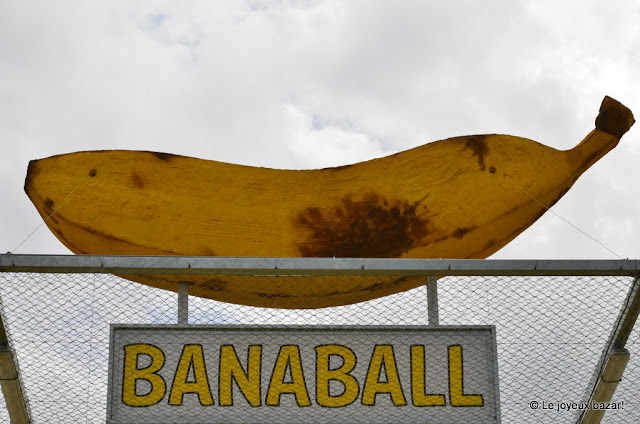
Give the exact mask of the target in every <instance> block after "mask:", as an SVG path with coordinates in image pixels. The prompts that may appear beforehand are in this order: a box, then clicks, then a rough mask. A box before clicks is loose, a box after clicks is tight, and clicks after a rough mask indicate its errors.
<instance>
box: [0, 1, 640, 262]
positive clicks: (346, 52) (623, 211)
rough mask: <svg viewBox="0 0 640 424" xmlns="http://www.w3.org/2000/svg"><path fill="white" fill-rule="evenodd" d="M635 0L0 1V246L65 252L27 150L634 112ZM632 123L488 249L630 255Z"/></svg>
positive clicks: (250, 153)
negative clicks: (31, 178) (29, 190)
mask: <svg viewBox="0 0 640 424" xmlns="http://www.w3.org/2000/svg"><path fill="white" fill-rule="evenodd" d="M639 80H640V1H630V0H625V1H621V0H617V1H610V0H602V1H595V0H581V1H558V0H548V1H547V0H544V1H540V0H536V1H513V0H512V1H506V0H505V1H490V0H483V1H458V0H455V1H451V0H448V1H433V0H431V1H422V0H421V1H404V0H394V1H391V0H387V1H373V0H366V1H364V0H363V1H356V0H349V1H344V0H341V1H313V0H310V1H240V0H232V1H220V0H216V1H180V2H178V1H164V2H163V1H153V2H151V1H149V2H143V1H92V2H86V1H77V2H71V1H55V2H46V1H41V2H25V1H23V0H3V1H2V2H0V143H1V145H2V151H3V154H2V156H0V177H1V180H0V196H1V198H2V208H1V209H0V244H1V245H0V251H1V252H2V253H4V252H7V251H13V252H14V253H51V254H54V253H69V251H68V250H67V249H66V248H65V247H64V246H63V245H62V244H61V243H60V242H59V241H58V240H57V239H56V238H55V237H54V236H53V235H51V233H50V232H49V230H48V229H47V228H46V226H43V227H41V228H40V229H39V230H38V231H36V233H35V234H34V235H33V236H32V237H31V238H30V239H29V240H28V241H27V242H26V243H24V244H23V245H22V246H21V247H20V248H19V249H18V250H15V249H16V247H17V246H18V245H19V244H20V243H21V242H22V241H23V240H24V239H25V238H26V237H27V236H28V235H29V234H30V233H31V232H32V231H33V230H34V229H35V228H36V227H37V226H38V225H39V224H40V223H41V222H42V219H41V218H40V216H39V215H38V214H37V212H36V210H35V208H34V207H33V205H32V204H31V202H30V201H29V199H28V197H27V196H26V194H25V193H24V191H23V185H24V177H25V174H26V170H27V165H28V162H29V160H31V159H39V158H43V157H48V156H51V155H55V154H59V153H67V152H74V151H80V150H102V149H131V150H153V151H159V152H169V153H174V154H181V155H187V156H194V157H199V158H205V159H215V160H219V161H225V162H231V163H238V164H246V165H256V166H266V167H273V168H293V169H308V168H319V167H327V166H336V165H343V164H349V163H354V162H359V161H363V160H367V159H372V158H375V157H381V156H386V155H389V154H393V153H396V152H399V151H402V150H406V149H409V148H412V147H415V146H418V145H422V144H426V143H428V142H432V141H435V140H439V139H443V138H449V137H453V136H459V135H468V134H484V133H503V134H512V135H517V136H521V137H527V138H531V139H534V140H536V141H539V142H541V143H543V144H546V145H549V146H552V147H554V148H558V149H568V148H571V147H573V146H574V145H576V144H577V143H579V142H580V141H581V140H582V138H583V137H584V136H585V135H586V134H588V132H589V131H591V130H592V129H593V128H594V119H595V117H596V115H597V112H598V108H599V106H600V102H601V101H602V98H603V96H604V95H610V96H612V97H614V98H615V99H617V100H619V101H621V102H622V103H623V104H625V105H626V106H628V107H630V108H631V109H632V110H633V111H635V112H636V116H638V117H640V83H639ZM639 127H640V124H637V126H636V127H634V128H632V129H631V131H630V132H629V133H627V135H626V136H625V137H624V138H623V139H622V142H621V143H620V145H619V146H618V147H617V148H616V149H615V150H613V151H612V152H611V153H609V154H608V155H607V156H606V157H604V158H603V159H602V160H600V162H598V163H597V164H596V165H595V166H594V167H592V168H591V169H590V170H589V171H587V173H586V174H585V175H584V176H583V177H582V178H581V179H580V180H579V181H578V183H577V184H576V185H575V186H574V187H573V188H572V189H571V190H570V191H569V193H568V194H567V195H566V196H565V197H564V198H563V199H562V200H561V201H560V202H559V203H558V204H556V205H555V206H554V207H553V209H552V210H553V211H554V212H556V213H557V214H559V215H560V216H562V217H563V218H564V220H563V219H561V218H559V217H557V216H555V215H553V214H551V213H547V214H546V215H545V216H544V217H543V218H542V219H540V220H539V221H538V222H537V223H536V224H534V225H533V226H532V227H531V228H530V229H528V230H527V231H526V232H525V233H523V234H522V235H521V236H520V237H518V238H517V239H516V240H515V241H514V242H512V243H511V244H510V245H508V246H507V247H505V248H504V249H503V250H502V251H500V252H499V253H497V254H496V255H494V256H493V257H494V258H525V259H539V258H552V259H563V258H599V259H615V258H616V256H615V255H614V254H613V253H611V252H609V251H608V250H607V249H605V248H604V247H603V246H601V245H600V244H598V243H597V242H595V241H594V240H592V239H591V238H589V237H587V236H586V235H584V234H583V233H582V232H580V231H578V230H576V229H575V228H574V227H573V226H571V225H569V224H568V223H567V222H566V221H565V220H567V221H569V222H571V223H573V224H574V225H575V226H577V227H579V228H580V229H581V230H582V231H584V232H586V233H588V234H589V235H591V236H592V237H594V238H596V239H597V240H599V241H600V242H601V243H603V244H605V245H606V246H607V247H608V248H609V249H611V250H612V251H613V252H615V254H617V255H619V256H620V257H622V258H632V259H637V258H640V240H639V239H638V235H640V196H639V193H640V183H639V181H640V128H639Z"/></svg>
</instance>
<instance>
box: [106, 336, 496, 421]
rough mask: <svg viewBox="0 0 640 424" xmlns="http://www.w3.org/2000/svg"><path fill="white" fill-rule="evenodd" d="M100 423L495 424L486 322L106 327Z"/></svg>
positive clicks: (491, 342) (491, 343)
mask: <svg viewBox="0 0 640 424" xmlns="http://www.w3.org/2000/svg"><path fill="white" fill-rule="evenodd" d="M107 422H108V423H194V422H198V423H246V422H251V423H275V422H278V423H284V422H292V423H300V422H306V423H312V422H349V423H357V422H362V423H367V424H370V423H385V424H388V423H391V422H402V423H413V422H415V423H418V422H419V423H424V422H456V423H497V422H500V411H499V399H498V366H497V358H496V336H495V327H493V326H473V327H457V326H456V327H444V326H443V327H414V326H410V327H406V326H388V327H386V326H385V327H369V326H367V327H361V326H357V327H338V326H335V327H315V326H287V327H284V326H261V327H247V326H217V327H213V326H195V325H192V326H185V327H179V326H133V325H113V326H112V327H111V345H110V363H109V392H108V405H107Z"/></svg>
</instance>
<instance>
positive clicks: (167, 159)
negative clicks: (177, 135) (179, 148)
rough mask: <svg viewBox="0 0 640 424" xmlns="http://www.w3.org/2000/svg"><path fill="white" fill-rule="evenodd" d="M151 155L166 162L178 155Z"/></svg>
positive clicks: (154, 153)
mask: <svg viewBox="0 0 640 424" xmlns="http://www.w3.org/2000/svg"><path fill="white" fill-rule="evenodd" d="M149 153H151V154H153V155H154V156H155V157H157V158H158V159H160V160H164V161H167V162H168V161H169V160H170V159H171V158H173V157H175V156H176V155H172V154H171V153H160V152H149Z"/></svg>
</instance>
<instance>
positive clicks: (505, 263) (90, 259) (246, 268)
mask: <svg viewBox="0 0 640 424" xmlns="http://www.w3.org/2000/svg"><path fill="white" fill-rule="evenodd" d="M0 272H49V273H114V274H118V273H130V274H135V273H144V274H159V273H162V274H236V275H292V274H293V275H354V274H358V275H425V276H429V275H435V276H444V275H454V276H455V275H583V276H592V275H608V276H640V261H639V260H635V259H634V260H628V259H627V260H497V259H386V258H385V259H382V258H380V259H378V258H266V257H265V258H258V257H189V256H103V255H14V254H3V255H0Z"/></svg>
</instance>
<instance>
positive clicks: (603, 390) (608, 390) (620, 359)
mask: <svg viewBox="0 0 640 424" xmlns="http://www.w3.org/2000/svg"><path fill="white" fill-rule="evenodd" d="M627 362H629V351H628V350H626V349H621V350H615V351H614V352H613V353H612V354H611V355H610V356H609V360H608V361H607V365H606V366H605V367H604V371H603V372H602V376H601V377H600V380H599V381H598V384H597V385H596V388H595V390H594V392H593V397H592V398H591V400H590V402H589V405H590V408H589V409H588V410H586V411H585V413H584V416H583V417H582V421H581V422H582V424H599V423H600V421H601V420H602V417H603V416H604V413H605V411H606V409H600V408H599V409H594V404H601V403H607V402H611V399H612V398H613V393H614V392H615V391H616V388H617V387H618V383H619V382H620V380H622V374H623V373H624V369H625V367H626V366H627Z"/></svg>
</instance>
